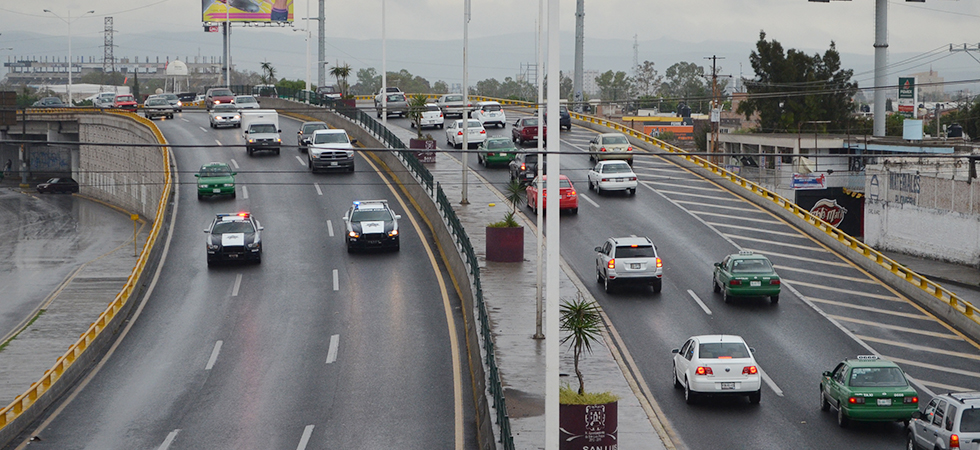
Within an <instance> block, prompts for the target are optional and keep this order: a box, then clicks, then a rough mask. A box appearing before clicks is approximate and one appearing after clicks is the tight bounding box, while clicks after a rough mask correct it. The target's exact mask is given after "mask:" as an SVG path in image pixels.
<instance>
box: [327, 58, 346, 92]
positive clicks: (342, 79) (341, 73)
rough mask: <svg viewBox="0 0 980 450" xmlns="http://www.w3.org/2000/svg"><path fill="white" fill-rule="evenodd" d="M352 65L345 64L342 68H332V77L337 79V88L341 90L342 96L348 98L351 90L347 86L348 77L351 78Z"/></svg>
mask: <svg viewBox="0 0 980 450" xmlns="http://www.w3.org/2000/svg"><path fill="white" fill-rule="evenodd" d="M350 71H351V68H350V65H349V64H347V63H344V65H342V66H334V67H331V68H330V75H333V77H334V78H336V79H337V88H338V89H340V94H341V95H342V96H343V97H344V98H347V96H348V95H350V92H349V91H350V88H349V86H348V84H347V77H349V76H350Z"/></svg>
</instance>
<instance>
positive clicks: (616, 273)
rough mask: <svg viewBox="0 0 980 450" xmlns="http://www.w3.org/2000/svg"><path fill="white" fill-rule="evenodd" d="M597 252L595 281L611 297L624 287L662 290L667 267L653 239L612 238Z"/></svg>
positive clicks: (597, 248)
mask: <svg viewBox="0 0 980 450" xmlns="http://www.w3.org/2000/svg"><path fill="white" fill-rule="evenodd" d="M595 252H596V257H595V279H596V282H597V283H602V286H603V288H604V289H605V291H606V292H607V293H609V292H612V290H613V287H614V286H618V285H621V284H643V285H646V284H649V285H650V286H651V287H653V292H655V293H656V292H660V290H661V289H662V287H663V275H664V263H663V260H661V259H660V255H658V254H657V247H656V246H655V245H653V241H651V240H650V238H648V237H618V238H615V237H614V238H609V239H606V242H604V243H603V244H602V245H600V246H598V247H596V248H595Z"/></svg>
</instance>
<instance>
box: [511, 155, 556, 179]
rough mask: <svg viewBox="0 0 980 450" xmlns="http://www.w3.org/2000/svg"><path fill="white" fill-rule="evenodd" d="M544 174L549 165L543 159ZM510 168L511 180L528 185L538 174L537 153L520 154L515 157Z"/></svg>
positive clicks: (542, 168) (542, 169)
mask: <svg viewBox="0 0 980 450" xmlns="http://www.w3.org/2000/svg"><path fill="white" fill-rule="evenodd" d="M541 163H542V167H541V171H542V173H543V172H544V171H545V170H546V169H547V167H548V165H547V164H546V163H547V161H545V160H544V159H543V158H542V162H541ZM509 166H510V180H511V181H514V180H520V182H521V184H524V185H526V184H528V183H530V182H531V180H533V179H534V177H536V176H537V174H538V154H537V153H518V154H517V155H516V156H514V160H513V161H511V162H510V163H509Z"/></svg>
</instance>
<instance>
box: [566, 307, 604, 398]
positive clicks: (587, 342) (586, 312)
mask: <svg viewBox="0 0 980 450" xmlns="http://www.w3.org/2000/svg"><path fill="white" fill-rule="evenodd" d="M558 320H559V325H560V327H561V330H562V331H565V332H568V335H567V336H565V337H564V338H562V340H561V341H560V343H562V344H564V343H566V342H568V341H571V342H572V356H573V358H574V361H575V376H576V377H578V394H579V395H585V379H584V378H583V377H582V371H581V370H579V368H578V362H579V359H580V358H581V357H582V352H589V354H591V353H592V344H595V343H598V342H599V341H600V340H601V339H602V316H601V315H600V314H599V305H597V304H596V303H595V302H594V301H591V300H586V299H585V298H584V297H583V296H582V295H581V294H579V295H578V297H577V298H576V299H575V300H565V301H564V302H562V304H561V307H560V311H559V316H558Z"/></svg>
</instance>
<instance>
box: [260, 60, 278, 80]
mask: <svg viewBox="0 0 980 450" xmlns="http://www.w3.org/2000/svg"><path fill="white" fill-rule="evenodd" d="M262 84H276V68H275V67H272V63H270V62H268V61H266V62H264V63H262Z"/></svg>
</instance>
